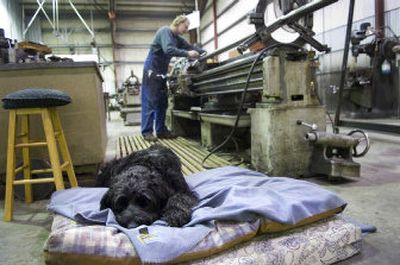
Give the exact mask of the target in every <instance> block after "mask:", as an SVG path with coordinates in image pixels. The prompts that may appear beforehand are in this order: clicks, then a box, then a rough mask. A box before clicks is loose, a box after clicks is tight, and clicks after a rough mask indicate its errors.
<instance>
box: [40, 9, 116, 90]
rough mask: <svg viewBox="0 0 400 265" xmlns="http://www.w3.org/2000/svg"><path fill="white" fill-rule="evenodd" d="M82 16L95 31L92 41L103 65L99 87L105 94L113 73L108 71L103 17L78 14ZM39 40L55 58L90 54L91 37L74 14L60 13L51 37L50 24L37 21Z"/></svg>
mask: <svg viewBox="0 0 400 265" xmlns="http://www.w3.org/2000/svg"><path fill="white" fill-rule="evenodd" d="M81 15H82V17H83V18H84V19H85V21H86V22H87V23H88V25H89V26H90V27H91V28H92V29H93V30H94V32H95V40H96V44H97V47H98V49H99V53H100V57H101V60H100V62H102V63H103V64H104V65H106V66H105V67H104V68H103V69H102V74H103V77H104V79H105V82H104V84H103V88H104V90H105V91H110V92H113V91H114V90H115V88H114V72H113V69H112V67H113V66H112V64H111V63H112V59H113V58H112V45H111V35H110V32H111V29H110V23H109V22H108V19H107V16H98V15H96V16H93V19H91V15H90V13H89V12H82V13H81ZM41 30H42V40H43V42H44V43H45V44H47V45H49V46H50V47H52V48H53V53H54V54H55V55H68V54H75V55H80V54H94V53H95V52H94V51H93V50H92V47H91V46H90V42H91V41H92V36H91V35H90V34H89V32H88V31H87V30H86V28H85V27H84V26H83V24H82V22H81V21H80V20H79V18H78V17H77V16H76V15H75V14H68V15H65V14H63V13H62V12H60V31H61V34H60V35H59V36H57V35H55V34H54V32H53V30H52V28H51V25H50V24H49V23H48V21H47V20H45V19H41Z"/></svg>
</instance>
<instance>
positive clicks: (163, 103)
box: [141, 51, 170, 135]
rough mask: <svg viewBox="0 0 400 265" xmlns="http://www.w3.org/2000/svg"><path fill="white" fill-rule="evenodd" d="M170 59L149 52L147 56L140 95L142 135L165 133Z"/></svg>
mask: <svg viewBox="0 0 400 265" xmlns="http://www.w3.org/2000/svg"><path fill="white" fill-rule="evenodd" d="M169 61H170V58H169V57H167V56H160V55H154V54H153V53H152V52H151V51H149V54H148V55H147V58H146V61H145V63H144V69H143V79H142V91H141V92H142V94H141V101H142V102H141V105H142V111H141V120H142V123H141V132H142V135H146V134H152V133H153V131H154V129H153V128H154V127H153V126H154V122H155V132H156V134H157V135H160V134H163V133H165V132H166V131H167V128H166V126H165V115H166V111H167V107H168V93H167V80H166V78H165V75H166V73H167V69H168V64H169Z"/></svg>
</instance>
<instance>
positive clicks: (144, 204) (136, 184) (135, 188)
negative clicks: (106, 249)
mask: <svg viewBox="0 0 400 265" xmlns="http://www.w3.org/2000/svg"><path fill="white" fill-rule="evenodd" d="M114 179H115V180H116V182H115V183H112V184H111V186H110V189H109V190H108V191H107V192H106V193H105V194H104V196H103V198H102V200H101V202H100V210H102V209H106V208H110V209H111V210H112V211H113V213H114V215H115V217H116V219H117V222H118V223H119V224H120V225H121V226H123V227H127V228H134V227H137V226H139V225H142V224H146V225H150V224H152V223H153V222H154V221H156V220H158V219H159V218H160V216H161V211H162V209H163V208H164V206H165V204H166V203H167V200H168V198H169V197H170V196H171V195H172V194H173V190H171V189H170V187H169V186H168V185H167V183H165V181H164V180H163V178H162V176H161V174H160V173H159V172H158V171H156V170H151V169H149V168H147V167H144V166H132V167H130V168H129V169H127V170H125V171H123V172H121V174H119V175H118V176H116V177H115V178H114Z"/></svg>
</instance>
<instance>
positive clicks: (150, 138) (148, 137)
mask: <svg viewBox="0 0 400 265" xmlns="http://www.w3.org/2000/svg"><path fill="white" fill-rule="evenodd" d="M143 138H144V139H145V140H146V141H148V142H155V141H157V140H158V139H157V137H155V136H154V135H153V134H151V133H149V134H143Z"/></svg>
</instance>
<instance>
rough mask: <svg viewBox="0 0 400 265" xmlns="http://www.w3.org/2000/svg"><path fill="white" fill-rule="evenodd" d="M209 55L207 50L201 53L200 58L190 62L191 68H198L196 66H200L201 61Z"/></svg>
mask: <svg viewBox="0 0 400 265" xmlns="http://www.w3.org/2000/svg"><path fill="white" fill-rule="evenodd" d="M206 55H207V52H203V53H202V54H200V57H199V58H198V59H196V60H194V61H193V62H191V64H190V67H191V68H196V67H198V66H199V65H200V63H201V62H202V61H204V59H203V58H204V57H205V56H206Z"/></svg>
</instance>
